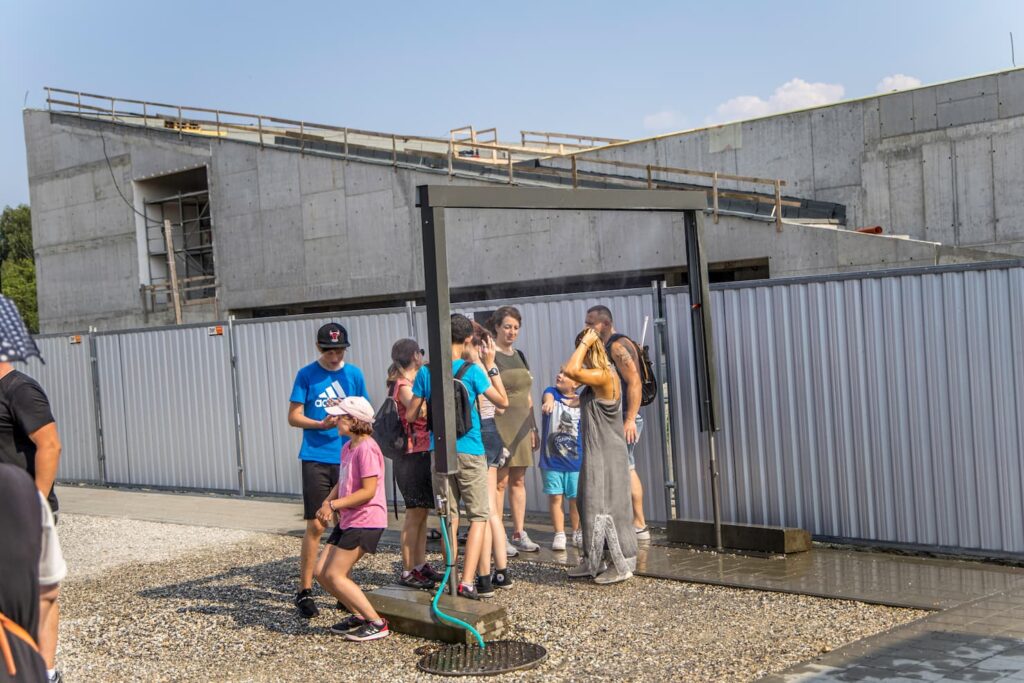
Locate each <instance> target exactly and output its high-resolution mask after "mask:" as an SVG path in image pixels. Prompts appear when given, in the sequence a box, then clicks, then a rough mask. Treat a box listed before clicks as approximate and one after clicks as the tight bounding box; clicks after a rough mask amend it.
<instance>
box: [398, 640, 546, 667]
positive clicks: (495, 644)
mask: <svg viewBox="0 0 1024 683" xmlns="http://www.w3.org/2000/svg"><path fill="white" fill-rule="evenodd" d="M547 658H548V651H547V650H546V649H544V648H543V647H541V646H540V645H534V644H533V643H524V642H521V641H516V640H495V641H492V642H489V643H487V647H486V648H485V649H480V646H479V645H477V644H476V643H472V644H467V643H459V644H457V645H445V646H444V647H442V648H440V649H438V650H434V651H433V652H431V653H430V654H427V655H424V656H423V657H422V658H421V659H420V661H419V662H418V663H417V664H416V667H417V668H418V669H419V670H420V671H426V672H427V673H431V674H439V675H441V676H493V675H495V674H503V673H508V672H509V671H518V670H520V669H532V668H533V667H535V666H537V665H539V664H540V663H541V662H543V661H544V660H545V659H547Z"/></svg>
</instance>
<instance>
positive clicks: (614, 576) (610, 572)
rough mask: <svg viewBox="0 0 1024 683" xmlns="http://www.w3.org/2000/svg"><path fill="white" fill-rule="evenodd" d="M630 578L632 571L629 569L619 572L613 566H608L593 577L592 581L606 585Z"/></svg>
mask: <svg viewBox="0 0 1024 683" xmlns="http://www.w3.org/2000/svg"><path fill="white" fill-rule="evenodd" d="M631 578H633V572H631V571H629V570H628V569H627V570H626V571H625V572H623V573H621V574H620V573H619V570H618V569H616V568H615V567H608V568H607V569H605V570H604V571H603V572H601V573H600V574H598V575H597V576H595V577H594V583H599V584H601V585H602V586H606V585H608V584H610V583H619V582H620V581H625V580H626V579H631Z"/></svg>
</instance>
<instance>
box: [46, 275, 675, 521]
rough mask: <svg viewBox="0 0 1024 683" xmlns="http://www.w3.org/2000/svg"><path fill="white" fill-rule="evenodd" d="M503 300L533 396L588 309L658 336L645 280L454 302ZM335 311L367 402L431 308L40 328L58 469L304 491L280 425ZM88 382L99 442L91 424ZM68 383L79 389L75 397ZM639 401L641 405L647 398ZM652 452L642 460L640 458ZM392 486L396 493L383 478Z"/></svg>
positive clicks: (137, 480)
mask: <svg viewBox="0 0 1024 683" xmlns="http://www.w3.org/2000/svg"><path fill="white" fill-rule="evenodd" d="M508 303H511V304H514V305H516V306H518V307H519V308H520V310H521V311H522V314H523V331H522V334H521V336H520V338H519V342H518V346H519V347H520V348H521V349H522V350H523V352H524V354H525V355H526V357H527V358H528V359H529V362H530V366H531V370H532V372H533V374H534V402H535V403H536V405H537V406H538V407H539V405H540V400H541V392H542V391H543V389H544V388H545V387H546V386H548V385H550V384H553V383H554V377H555V374H556V373H557V371H558V368H559V366H560V365H561V363H562V362H564V361H565V360H566V359H568V357H569V354H570V353H571V352H572V340H573V339H574V338H575V335H576V333H577V332H579V331H580V330H581V329H582V328H583V321H584V318H585V316H586V311H587V309H588V308H589V307H590V306H592V305H595V304H597V303H601V304H604V305H606V306H608V307H609V308H610V309H611V310H612V311H613V313H614V315H615V318H616V320H617V321H619V324H620V327H621V328H622V329H624V330H627V331H629V332H631V333H633V334H635V335H639V334H640V329H641V326H642V324H643V320H644V317H645V316H647V317H648V318H650V321H651V322H650V331H649V332H648V337H649V338H650V337H652V336H653V334H654V332H653V330H654V323H653V319H654V308H655V306H654V303H655V296H654V290H653V289H652V290H637V291H621V292H609V293H603V294H602V293H592V294H588V295H586V296H582V295H576V296H559V297H535V298H529V299H517V300H503V301H500V302H480V303H474V304H465V305H460V306H458V307H457V308H458V310H460V311H462V312H464V313H472V312H473V311H480V310H493V309H495V308H497V307H498V306H499V305H501V304H508ZM330 320H340V321H341V322H343V324H344V325H345V326H346V328H347V329H348V331H349V336H350V338H351V340H352V347H351V348H350V349H349V352H348V353H347V355H346V362H349V363H352V364H354V365H356V366H358V367H359V368H360V369H362V371H363V373H364V375H365V377H366V384H367V388H368V390H369V393H370V396H371V399H372V400H373V402H374V404H375V405H376V404H377V403H379V402H380V401H381V400H382V399H383V397H384V384H385V378H386V373H387V368H388V366H389V365H390V364H391V345H392V344H393V343H394V341H395V340H397V339H400V338H403V337H413V338H417V331H419V332H420V338H423V337H425V336H426V311H425V310H424V309H422V308H418V309H415V308H413V307H411V306H409V307H406V308H398V309H396V308H390V309H381V310H373V311H357V312H351V313H340V314H338V315H335V316H327V315H322V316H319V315H318V316H306V317H288V318H273V319H272V318H268V319H260V320H244V321H231V322H228V323H223V324H221V325H220V327H221V328H222V331H223V334H222V335H211V334H209V329H210V327H211V326H209V325H198V326H196V325H194V326H176V327H169V328H159V329H144V330H130V331H121V332H110V333H100V334H93V335H83V336H82V339H83V341H82V343H81V344H74V345H72V344H69V343H68V338H67V337H44V338H40V344H41V345H42V350H43V354H44V357H45V358H46V360H47V365H41V364H39V363H38V361H33V363H32V364H31V367H30V368H29V372H30V373H32V374H33V375H34V376H36V377H38V378H39V379H40V382H41V383H42V384H43V386H44V388H46V389H47V391H48V393H50V394H51V396H52V397H53V403H54V413H55V415H56V416H57V420H58V424H59V425H60V430H61V434H62V438H63V439H64V442H65V451H64V456H63V458H62V466H61V471H60V476H61V478H62V479H63V480H83V481H93V482H106V483H110V484H124V485H131V486H156V487H168V488H194V489H211V490H223V491H244V492H245V493H275V494H298V493H300V492H301V488H300V484H301V483H300V477H299V475H300V468H299V466H298V463H297V454H298V450H299V444H300V442H301V432H300V431H299V430H297V429H294V428H292V427H290V426H289V425H288V423H287V419H286V414H287V410H288V395H289V394H290V392H291V387H292V382H293V381H294V379H295V373H296V371H297V370H298V369H299V368H300V367H302V366H303V365H306V364H308V363H310V362H312V361H313V360H314V359H315V358H316V355H317V352H316V347H315V344H314V341H313V340H314V337H315V333H316V330H317V328H318V327H320V326H321V325H323V324H324V323H326V322H328V321H330ZM634 330H636V332H634ZM90 348H95V356H96V362H95V365H94V367H95V373H93V372H92V370H91V369H90V352H89V351H90ZM232 357H234V359H235V372H234V376H233V375H232ZM69 373H71V374H69ZM94 384H95V387H96V392H97V393H98V395H99V407H100V411H99V413H100V415H101V417H100V424H101V426H102V431H101V434H102V438H101V439H98V435H97V430H96V417H95V416H96V406H97V404H96V401H95V398H94V393H93V386H94ZM66 387H72V388H73V394H72V395H69V394H67V391H66ZM644 410H645V415H646V413H647V411H648V409H644ZM656 418H657V415H656V412H655V411H653V410H652V411H650V415H647V416H646V419H647V429H646V431H645V433H644V435H643V438H642V443H641V445H640V446H639V447H638V451H637V457H638V460H639V462H640V463H641V465H640V467H639V468H638V471H640V472H642V473H643V476H644V479H645V483H646V487H647V489H648V491H649V492H650V495H649V496H648V498H647V501H646V505H647V508H648V513H649V514H650V515H651V518H652V519H657V520H664V519H666V508H665V497H664V466H663V463H664V461H665V452H666V449H665V439H664V438H663V437H662V436H661V435H662V434H664V430H661V431H659V430H658V429H657V428H656V425H655V423H654V421H655V420H656ZM236 424H237V427H238V428H237V429H236ZM98 442H101V443H102V454H101V453H100V450H99V448H98V446H97V443H98ZM648 462H649V463H650V466H646V465H645V463H648ZM388 480H389V481H390V463H388ZM387 488H388V498H389V500H390V499H391V495H392V491H391V486H390V484H389V486H388V487H387ZM527 491H528V501H527V506H528V509H529V510H530V511H531V512H540V513H543V512H547V509H548V508H547V500H546V497H545V496H544V494H543V491H542V488H541V481H540V475H539V473H538V472H537V471H536V470H533V471H532V472H531V475H530V479H529V480H528V482H527Z"/></svg>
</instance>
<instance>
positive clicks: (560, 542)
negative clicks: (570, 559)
mask: <svg viewBox="0 0 1024 683" xmlns="http://www.w3.org/2000/svg"><path fill="white" fill-rule="evenodd" d="M551 549H552V550H565V532H564V531H557V532H555V537H554V539H552V541H551Z"/></svg>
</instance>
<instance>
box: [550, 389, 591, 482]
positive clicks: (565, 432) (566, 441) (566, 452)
mask: <svg viewBox="0 0 1024 683" xmlns="http://www.w3.org/2000/svg"><path fill="white" fill-rule="evenodd" d="M548 394H551V395H552V396H554V397H555V407H554V409H553V410H552V411H551V414H550V415H544V419H543V422H542V427H541V439H540V468H541V469H542V470H551V471H553V472H579V471H580V465H582V464H583V448H582V446H581V445H580V408H579V405H578V404H577V405H576V406H570V405H567V403H568V402H569V401H570V400H572V399H573V397H572V396H565V395H563V394H562V393H561V392H560V391H558V389H556V388H555V387H548V388H547V389H545V390H544V394H543V396H547V395H548Z"/></svg>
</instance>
